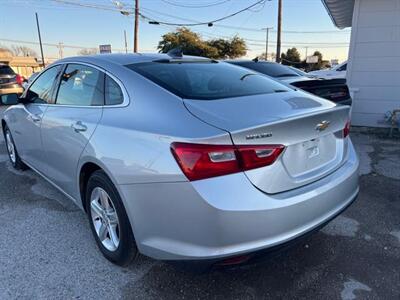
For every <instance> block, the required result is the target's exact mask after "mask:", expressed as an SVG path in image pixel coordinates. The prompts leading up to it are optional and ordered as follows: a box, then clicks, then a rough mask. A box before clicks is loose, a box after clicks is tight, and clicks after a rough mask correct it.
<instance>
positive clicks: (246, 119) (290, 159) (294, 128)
mask: <svg viewBox="0 0 400 300" xmlns="http://www.w3.org/2000/svg"><path fill="white" fill-rule="evenodd" d="M184 101H185V105H186V107H187V108H188V110H189V111H190V112H191V113H192V114H193V115H195V116H196V117H198V118H199V119H201V120H203V121H205V122H207V123H209V124H211V125H213V126H216V127H218V128H221V129H223V130H226V131H228V132H229V133H230V134H231V137H232V141H233V143H234V144H235V145H268V144H274V145H277V144H279V145H284V146H285V150H284V152H283V153H282V154H281V155H280V157H279V158H278V160H277V161H276V162H275V163H274V164H272V165H269V166H266V167H261V168H257V169H253V170H249V171H246V172H245V174H246V175H247V177H248V178H249V180H250V181H251V182H252V183H253V184H254V185H255V186H256V187H257V188H259V189H260V190H262V191H264V192H266V193H279V192H283V191H286V190H290V189H294V188H297V187H300V186H302V185H305V184H308V183H311V182H313V181H315V180H318V179H320V178H322V177H323V176H326V175H327V174H329V173H331V172H333V171H334V170H335V169H336V168H338V167H339V166H340V165H341V163H342V162H343V160H344V157H345V154H346V152H347V142H346V139H343V135H342V131H343V128H344V127H345V124H346V122H347V120H348V114H349V108H348V107H347V106H336V105H335V104H333V103H331V102H328V101H325V100H323V99H320V98H318V97H313V96H311V95H309V94H306V93H303V92H286V93H275V94H265V95H256V96H248V97H238V98H229V99H221V100H214V101H199V100H187V99H186V100H184Z"/></svg>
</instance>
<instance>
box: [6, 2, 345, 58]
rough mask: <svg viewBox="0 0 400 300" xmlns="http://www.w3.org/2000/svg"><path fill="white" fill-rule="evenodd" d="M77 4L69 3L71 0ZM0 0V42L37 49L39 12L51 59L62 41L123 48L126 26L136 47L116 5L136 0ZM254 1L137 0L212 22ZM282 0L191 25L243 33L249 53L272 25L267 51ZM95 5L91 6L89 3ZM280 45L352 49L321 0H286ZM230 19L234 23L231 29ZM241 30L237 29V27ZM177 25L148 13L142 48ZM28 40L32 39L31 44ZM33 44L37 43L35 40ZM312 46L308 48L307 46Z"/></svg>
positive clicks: (129, 26) (144, 9)
mask: <svg viewBox="0 0 400 300" xmlns="http://www.w3.org/2000/svg"><path fill="white" fill-rule="evenodd" d="M67 2H68V3H71V2H72V3H73V4H74V5H72V4H68V3H67ZM116 2H117V1H116V0H0V45H3V46H7V47H11V46H12V45H26V46H28V47H31V48H33V49H34V50H36V52H37V53H39V46H38V45H37V44H36V43H37V42H38V35H37V28H36V21H35V12H37V13H38V15H39V21H40V28H41V35H42V41H43V43H47V44H52V45H45V46H44V55H45V57H46V58H51V59H58V58H59V57H60V53H59V48H57V47H56V46H55V45H56V44H59V43H63V44H64V45H65V46H64V47H63V56H72V55H76V54H77V53H78V51H79V50H80V49H79V47H85V48H98V46H99V45H100V44H111V45H112V49H113V52H122V51H124V49H125V46H124V30H126V33H127V39H128V51H132V48H133V27H134V19H133V16H132V15H130V16H124V15H122V14H121V13H120V12H119V9H124V10H127V11H132V8H133V5H134V0H119V1H118V2H119V7H118V6H117V5H118V4H117V3H116ZM255 2H257V0H140V4H139V5H140V12H141V13H142V14H143V15H144V16H146V17H147V18H151V19H154V20H157V21H164V22H170V23H179V24H181V23H187V22H188V21H196V22H209V21H212V20H215V19H218V18H221V17H224V16H227V15H229V14H232V13H234V12H236V11H239V10H241V9H243V8H246V7H248V6H250V5H252V4H253V3H255ZM277 2H278V1H277V0H268V1H266V2H265V3H264V4H260V5H257V6H255V7H253V8H252V9H251V10H247V11H245V12H243V13H240V14H238V15H236V16H234V17H232V18H229V19H226V20H224V21H221V22H217V23H215V24H214V26H213V27H208V26H206V25H201V26H193V27H190V29H192V30H193V31H195V32H198V33H199V34H201V36H202V37H203V38H204V39H211V38H218V37H223V38H230V37H233V36H235V35H238V36H240V37H242V38H244V39H245V40H246V43H247V47H248V52H247V55H246V56H247V57H251V58H253V57H256V56H257V55H259V54H261V53H262V52H265V38H266V34H265V31H262V30H261V29H262V28H265V27H273V28H274V29H273V30H272V31H271V32H270V39H269V40H270V43H269V52H270V53H271V52H276V28H277V6H278V5H277ZM84 6H90V7H84ZM282 24H283V25H282V26H283V27H282V30H283V33H282V43H283V51H286V49H287V48H289V47H297V48H298V50H299V52H300V53H301V56H302V58H304V57H305V56H306V53H308V55H311V54H312V53H313V52H314V51H315V50H319V51H320V52H322V54H323V55H324V58H325V59H339V61H344V60H346V59H347V55H348V43H349V40H350V29H345V30H339V29H337V28H336V27H335V26H334V25H333V23H332V21H331V19H330V17H329V15H328V13H327V12H326V10H325V7H324V6H323V4H322V2H321V0H283V23H282ZM231 26H233V27H235V28H231ZM237 27H239V28H242V29H239V28H237ZM175 29H176V26H166V25H151V24H149V23H148V19H143V18H141V19H140V22H139V50H140V52H155V51H156V50H157V44H158V42H159V41H160V39H161V36H162V35H163V34H165V33H167V32H171V31H174V30H175ZM27 42H30V43H27ZM31 43H32V44H31ZM306 47H308V48H306Z"/></svg>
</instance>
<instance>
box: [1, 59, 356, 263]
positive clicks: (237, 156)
mask: <svg viewBox="0 0 400 300" xmlns="http://www.w3.org/2000/svg"><path fill="white" fill-rule="evenodd" d="M19 102H20V103H19V104H18V105H14V106H12V107H10V108H8V109H7V110H6V111H5V113H4V116H3V119H2V120H1V123H2V127H3V132H4V136H5V140H6V145H7V149H8V154H9V158H10V162H11V164H12V165H13V166H14V168H17V169H24V168H26V167H27V166H29V167H30V168H32V169H33V170H34V171H36V172H38V173H39V174H40V175H42V176H43V177H44V178H46V179H47V180H48V181H49V182H51V183H52V184H53V185H54V186H55V187H57V188H58V189H60V190H61V191H62V192H63V193H64V194H65V195H67V196H68V197H69V198H71V199H72V200H73V201H74V202H75V203H76V204H77V205H78V206H79V207H80V208H82V209H83V210H84V211H85V212H86V213H87V215H88V219H89V224H90V227H91V230H92V232H93V234H94V237H95V240H96V242H97V244H98V246H99V248H100V250H101V252H102V253H103V254H104V256H105V257H106V258H107V259H109V260H110V261H112V262H114V263H116V264H119V265H126V264H128V263H129V262H131V261H132V260H134V258H136V257H137V254H138V253H142V254H145V255H147V256H150V257H153V258H156V259H161V260H167V261H175V262H184V263H185V264H188V263H189V262H196V263H197V262H200V263H202V264H210V265H215V264H218V265H227V264H237V263H243V262H244V261H247V260H248V259H251V258H252V257H253V255H255V254H254V253H257V254H258V253H259V252H260V251H261V252H264V251H267V252H268V251H271V250H273V249H276V247H281V246H282V245H286V244H288V243H292V242H293V241H295V240H297V239H299V238H301V237H302V236H304V235H308V234H310V233H311V232H313V231H315V230H317V229H318V228H320V227H321V226H323V225H324V224H326V223H327V222H328V221H330V220H331V219H332V218H334V217H335V216H337V215H338V214H340V213H341V212H342V211H343V210H344V209H346V208H347V207H348V206H349V205H350V204H351V203H352V202H353V201H354V199H355V198H356V196H357V194H358V190H359V187H358V165H359V162H358V158H357V155H356V153H355V151H354V147H353V145H352V142H351V140H350V137H349V126H350V123H349V107H348V106H341V105H340V106H338V105H336V104H334V103H333V102H330V101H326V100H324V99H321V98H319V97H316V96H313V95H311V94H309V93H305V92H303V91H300V90H296V89H294V88H291V87H289V86H286V85H284V84H281V83H279V82H278V81H275V80H273V79H270V78H269V77H267V76H264V75H262V74H259V73H256V72H252V71H249V70H247V69H245V68H241V67H237V66H233V65H231V64H227V63H224V62H218V61H215V60H209V59H205V58H199V57H191V56H179V55H172V54H170V55H167V54H141V55H134V54H103V55H96V56H85V57H75V58H66V59H63V60H60V61H58V62H56V63H54V64H52V65H50V66H48V67H47V68H46V69H45V70H44V71H42V72H41V73H40V74H39V75H38V76H37V77H36V78H35V80H34V81H33V82H32V83H31V84H30V86H29V87H28V89H27V90H26V91H25V92H24V93H23V95H22V96H21V98H20V100H19ZM43 234H46V233H43ZM60 234H62V233H61V232H60Z"/></svg>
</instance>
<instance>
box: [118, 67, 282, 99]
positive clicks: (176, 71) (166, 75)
mask: <svg viewBox="0 0 400 300" xmlns="http://www.w3.org/2000/svg"><path fill="white" fill-rule="evenodd" d="M126 67H127V68H129V69H131V70H133V71H135V72H137V73H139V74H141V75H142V76H144V77H146V78H147V79H149V80H151V81H153V82H154V83H156V84H158V85H159V86H161V87H163V88H165V89H167V90H168V91H170V92H172V93H174V94H175V95H177V96H179V97H181V98H186V99H196V100H214V99H221V98H231V97H241V96H249V95H257V94H270V93H275V92H286V91H289V89H288V87H286V86H285V85H282V84H280V83H278V82H276V81H274V80H272V79H270V78H268V77H266V76H263V75H262V74H257V73H255V72H253V71H251V70H246V69H244V68H240V67H236V66H233V65H230V64H227V63H221V62H215V61H205V62H203V61H201V62H169V61H167V62H156V61H155V62H145V63H138V64H131V65H127V66H126Z"/></svg>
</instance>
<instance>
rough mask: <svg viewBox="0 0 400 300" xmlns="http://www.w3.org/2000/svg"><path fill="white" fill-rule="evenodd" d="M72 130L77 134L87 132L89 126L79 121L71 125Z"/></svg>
mask: <svg viewBox="0 0 400 300" xmlns="http://www.w3.org/2000/svg"><path fill="white" fill-rule="evenodd" d="M71 127H72V129H73V130H74V131H75V132H84V131H86V130H87V126H86V125H84V124H83V123H82V121H77V122H76V123H74V124H72V125H71Z"/></svg>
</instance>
